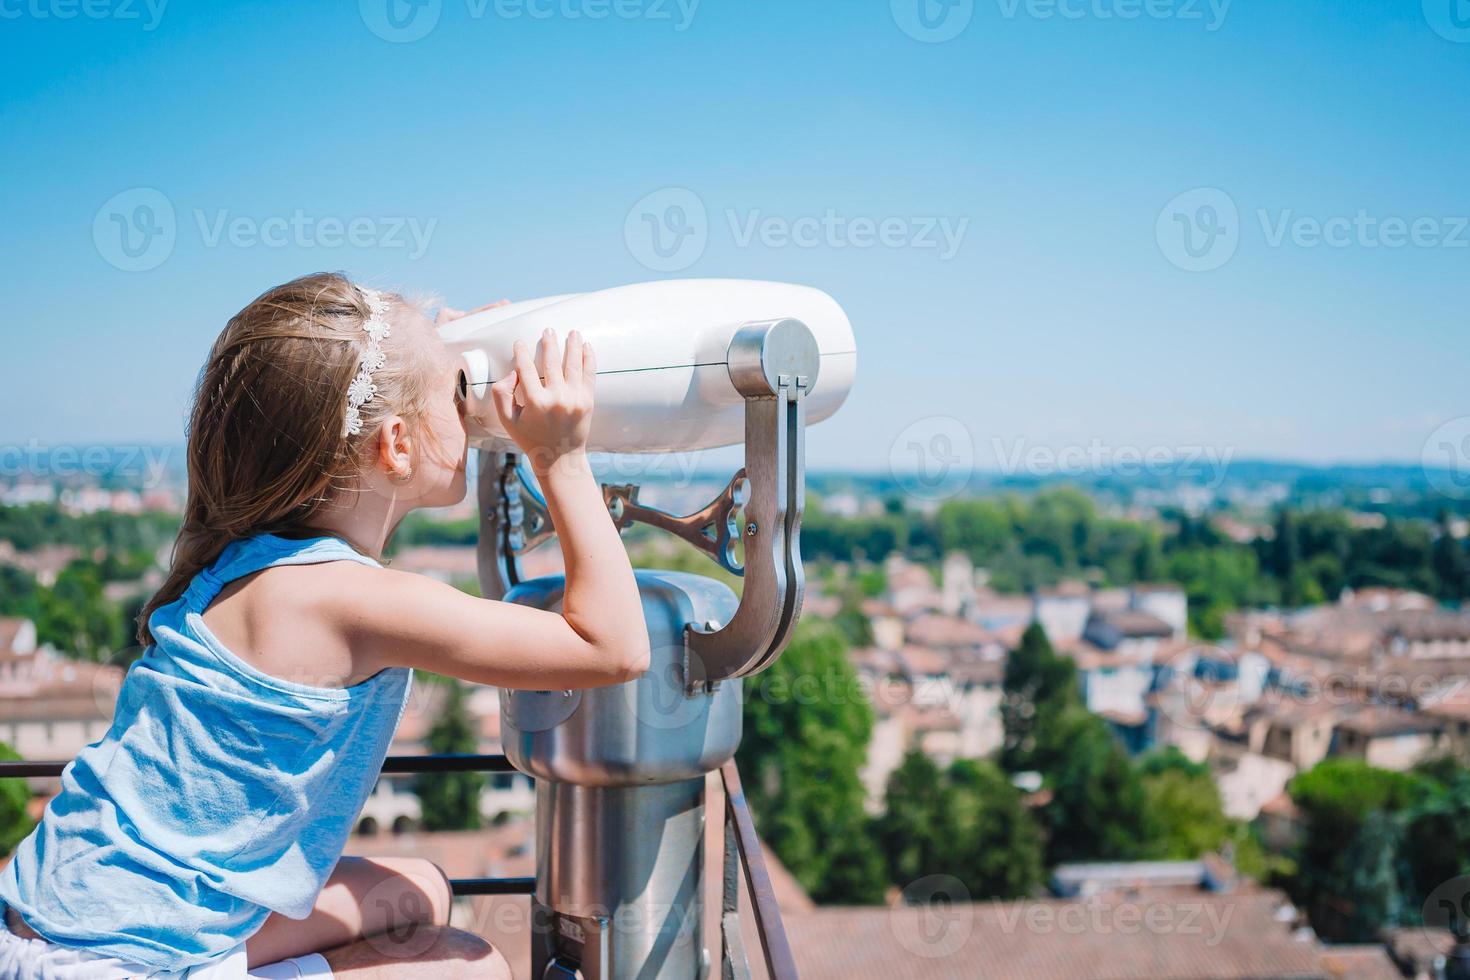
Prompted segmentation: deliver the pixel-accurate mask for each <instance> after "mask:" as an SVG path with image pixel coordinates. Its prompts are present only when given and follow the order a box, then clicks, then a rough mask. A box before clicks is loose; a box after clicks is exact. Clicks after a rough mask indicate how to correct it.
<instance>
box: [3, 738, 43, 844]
mask: <svg viewBox="0 0 1470 980" xmlns="http://www.w3.org/2000/svg"><path fill="white" fill-rule="evenodd" d="M18 759H20V756H19V755H17V754H16V753H15V750H14V749H12V748H11V747H10V746H9V745H6V744H5V743H4V742H0V760H3V761H6V762H14V761H16V760H18ZM30 801H31V794H30V791H29V790H27V789H26V781H25V780H24V779H0V857H4V856H5V855H6V854H9V853H10V852H11V851H12V850H14V849H15V845H17V844H19V843H20V842H21V841H22V840H24V839H25V836H26V834H29V833H30V832H31V828H32V827H33V826H35V821H34V820H32V819H31V815H30V812H29V810H28V806H29V804H30Z"/></svg>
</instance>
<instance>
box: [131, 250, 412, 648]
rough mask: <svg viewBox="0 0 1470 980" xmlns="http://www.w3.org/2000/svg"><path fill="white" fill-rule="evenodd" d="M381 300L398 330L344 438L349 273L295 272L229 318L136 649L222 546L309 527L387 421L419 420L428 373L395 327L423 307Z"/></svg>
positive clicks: (212, 358) (196, 409)
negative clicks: (164, 567)
mask: <svg viewBox="0 0 1470 980" xmlns="http://www.w3.org/2000/svg"><path fill="white" fill-rule="evenodd" d="M383 296H384V298H385V299H387V300H388V302H389V312H388V319H389V322H390V323H392V324H393V325H394V327H393V329H392V330H391V332H390V334H389V336H388V337H387V338H386V339H385V340H384V341H383V350H384V353H385V354H386V360H385V362H384V364H383V367H382V368H380V369H379V370H377V371H374V372H373V375H372V380H373V383H374V384H375V385H376V386H377V390H376V393H375V394H374V396H373V398H372V400H371V401H369V402H368V403H366V404H365V405H363V406H362V407H361V409H360V410H359V411H360V412H361V415H362V431H361V432H360V433H358V434H357V435H344V434H343V423H344V419H345V418H346V415H347V386H348V385H349V384H350V383H351V382H352V379H353V377H354V376H355V375H356V374H357V368H358V360H359V358H360V357H361V355H362V352H363V350H364V349H365V347H366V346H367V342H368V335H367V334H366V333H365V332H364V331H363V329H362V325H363V322H364V321H365V320H366V319H367V317H368V316H369V314H370V312H371V311H370V310H369V308H368V306H367V302H366V300H365V299H364V298H363V295H362V293H361V292H359V291H358V289H357V287H356V286H354V285H353V284H352V281H351V280H350V279H348V278H347V277H346V276H344V275H341V274H339V273H330V272H323V273H316V274H314V275H309V276H302V277H301V278H300V279H293V280H292V281H291V282H288V283H286V284H284V285H281V286H277V287H276V288H274V289H271V290H268V291H267V292H265V293H263V294H261V295H260V296H259V297H257V298H256V299H255V300H254V301H253V302H251V303H250V305H248V306H246V307H245V309H243V310H241V311H240V312H239V313H237V314H236V315H235V316H234V317H233V318H232V319H231V320H230V322H229V323H228V324H226V326H225V329H224V331H223V332H222V333H221V334H220V335H219V338H218V339H217V340H215V342H214V347H213V348H212V349H211V350H210V352H209V360H208V361H207V362H206V363H205V365H204V370H203V372H202V373H201V374H200V376H199V381H198V384H197V386H196V387H195V390H194V401H193V407H192V409H191V411H190V416H189V427H188V468H189V475H188V497H187V500H186V502H185V505H184V522H183V526H182V527H181V528H180V530H179V536H178V540H177V541H175V543H174V548H173V556H172V562H171V567H170V569H169V573H168V577H167V578H166V579H165V580H164V583H163V585H162V587H160V588H159V590H158V592H157V594H155V595H154V596H153V598H152V599H150V600H149V601H148V603H147V604H146V605H145V606H144V607H143V610H142V612H141V613H140V614H139V616H138V642H139V643H140V644H142V645H143V646H147V645H148V644H149V643H151V642H152V634H151V632H150V631H149V629H148V620H149V617H151V616H152V615H153V611H154V610H156V609H158V608H159V607H161V606H166V605H168V604H169V603H171V602H173V601H175V600H176V599H178V598H179V597H180V596H181V595H183V594H184V590H185V589H186V588H188V585H189V582H190V581H191V580H192V579H193V578H194V576H195V575H196V574H198V573H199V572H200V571H201V570H202V569H205V568H207V567H209V566H210V565H211V564H213V562H214V560H215V559H216V558H218V557H219V554H220V552H221V551H223V550H224V547H225V545H227V544H229V543H230V542H231V541H234V540H236V539H239V538H244V537H248V536H250V535H252V534H257V533H261V532H271V533H283V534H286V535H287V536H290V535H292V534H296V535H303V534H308V533H311V532H310V528H311V525H312V523H313V520H314V519H315V518H316V517H317V516H318V515H319V514H320V513H321V512H322V510H323V509H324V508H326V507H327V506H328V505H329V504H331V503H332V502H333V501H334V500H336V499H338V497H339V496H340V495H341V494H343V493H346V492H351V491H352V490H353V489H354V488H355V486H356V477H357V474H358V473H359V471H360V469H361V467H362V465H363V464H364V463H366V462H368V461H370V460H371V459H372V454H373V453H374V452H375V448H374V446H373V441H374V440H375V438H376V436H377V433H378V427H379V425H380V424H381V423H382V421H383V420H384V419H385V418H386V417H388V416H390V415H395V414H396V415H401V416H403V417H404V418H406V419H408V420H409V422H410V424H413V425H417V423H418V422H419V421H420V420H421V419H422V417H423V410H424V407H425V404H426V397H427V394H428V392H427V390H426V388H427V377H428V374H429V372H427V371H426V370H424V366H425V365H424V363H423V359H422V358H423V355H422V354H421V353H419V352H416V351H415V349H414V347H415V345H413V344H412V343H410V342H409V338H407V337H405V336H404V334H405V331H403V330H402V329H399V328H398V324H399V323H401V322H402V321H403V320H404V316H403V314H404V313H405V312H408V311H413V312H422V311H421V310H420V309H419V308H418V307H417V306H415V305H413V304H411V303H409V302H408V301H407V300H405V299H404V298H403V297H402V296H399V295H397V294H395V293H384V294H383ZM418 442H419V440H414V445H415V446H417V445H418Z"/></svg>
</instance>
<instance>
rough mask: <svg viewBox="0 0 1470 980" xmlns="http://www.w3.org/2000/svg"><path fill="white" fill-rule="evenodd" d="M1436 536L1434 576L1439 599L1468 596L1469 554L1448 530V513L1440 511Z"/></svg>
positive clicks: (1469, 589) (1469, 593)
mask: <svg viewBox="0 0 1470 980" xmlns="http://www.w3.org/2000/svg"><path fill="white" fill-rule="evenodd" d="M1437 523H1438V525H1439V527H1438V537H1436V538H1435V539H1434V559H1433V560H1434V578H1435V584H1436V585H1437V589H1436V594H1437V595H1438V596H1439V597H1440V598H1441V599H1451V600H1458V599H1463V598H1465V597H1466V596H1470V555H1467V554H1466V552H1465V546H1464V544H1462V543H1461V542H1460V541H1459V540H1458V539H1456V537H1455V536H1454V534H1452V533H1451V531H1450V515H1449V513H1448V512H1447V511H1440V514H1439V520H1438V522H1437Z"/></svg>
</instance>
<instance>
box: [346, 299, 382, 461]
mask: <svg viewBox="0 0 1470 980" xmlns="http://www.w3.org/2000/svg"><path fill="white" fill-rule="evenodd" d="M357 291H358V292H360V293H362V298H363V299H365V300H367V305H368V309H369V310H371V311H372V312H371V313H369V314H368V318H367V319H366V320H364V321H363V322H362V329H363V331H364V332H366V333H367V335H368V345H367V349H366V350H364V351H363V352H362V359H361V360H360V361H358V363H357V377H355V378H353V379H352V383H351V384H350V385H348V386H347V422H346V424H345V425H344V426H343V427H342V435H343V436H355V435H357V434H358V433H359V432H361V431H362V414H361V412H359V411H358V410H359V409H360V408H362V406H364V405H366V404H367V403H368V402H370V401H372V400H373V395H375V394H377V392H378V386H377V385H375V384H373V378H372V375H373V372H374V371H377V370H378V369H379V368H381V367H382V366H383V362H384V361H385V360H387V356H386V355H385V354H384V353H383V339H384V338H385V337H387V336H388V301H387V300H386V299H384V298H383V294H382V293H380V292H378V291H377V290H376V289H368V288H367V287H366V286H358V287H357Z"/></svg>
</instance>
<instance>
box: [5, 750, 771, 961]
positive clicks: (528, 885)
mask: <svg viewBox="0 0 1470 980" xmlns="http://www.w3.org/2000/svg"><path fill="white" fill-rule="evenodd" d="M66 766H67V763H66V762H56V761H40V762H37V761H29V760H0V779H40V778H56V777H59V776H60V775H61V772H62V770H63V769H65V768H66ZM515 771H516V768H515V767H514V766H512V765H511V764H510V760H509V759H507V758H506V757H505V756H503V755H393V756H389V757H388V758H387V759H385V760H384V761H383V775H385V776H402V775H413V774H417V773H425V772H436V773H437V772H515ZM720 780H721V783H722V785H723V787H724V791H725V807H724V809H725V855H724V877H723V889H722V901H721V909H720V963H721V977H722V980H747V978H749V977H750V976H751V973H750V964H749V960H748V959H747V957H746V954H745V942H744V939H743V937H742V935H741V932H740V884H741V879H742V877H743V879H744V882H745V885H746V888H747V889H748V891H747V894H748V895H749V898H750V904H751V907H752V909H753V910H754V913H755V927H756V933H757V935H759V937H760V942H761V953H762V956H763V958H764V960H765V965H766V973H767V974H768V975H769V976H770V977H771V978H772V980H796V976H797V973H796V960H795V959H794V958H793V957H792V955H791V946H790V944H789V943H788V942H787V941H786V929H785V927H784V926H783V925H782V923H781V910H780V908H779V906H778V905H777V903H776V895H775V890H774V889H773V887H772V885H771V876H770V873H769V872H768V871H767V870H766V861H765V857H764V855H763V854H762V853H761V844H760V838H759V837H758V836H757V835H756V832H755V821H754V820H753V819H752V818H751V813H750V807H749V805H748V804H747V803H746V801H745V791H744V790H743V789H742V788H741V786H740V773H739V771H738V770H737V769H736V768H735V763H734V762H733V761H731V762H727V763H725V764H724V765H723V766H721V767H720ZM742 869H743V872H744V873H743V875H742ZM449 883H450V887H451V888H452V889H453V891H454V894H455V895H456V896H464V897H470V896H478V895H531V894H533V893H534V892H535V891H536V879H535V878H452V879H450V882H449Z"/></svg>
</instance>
